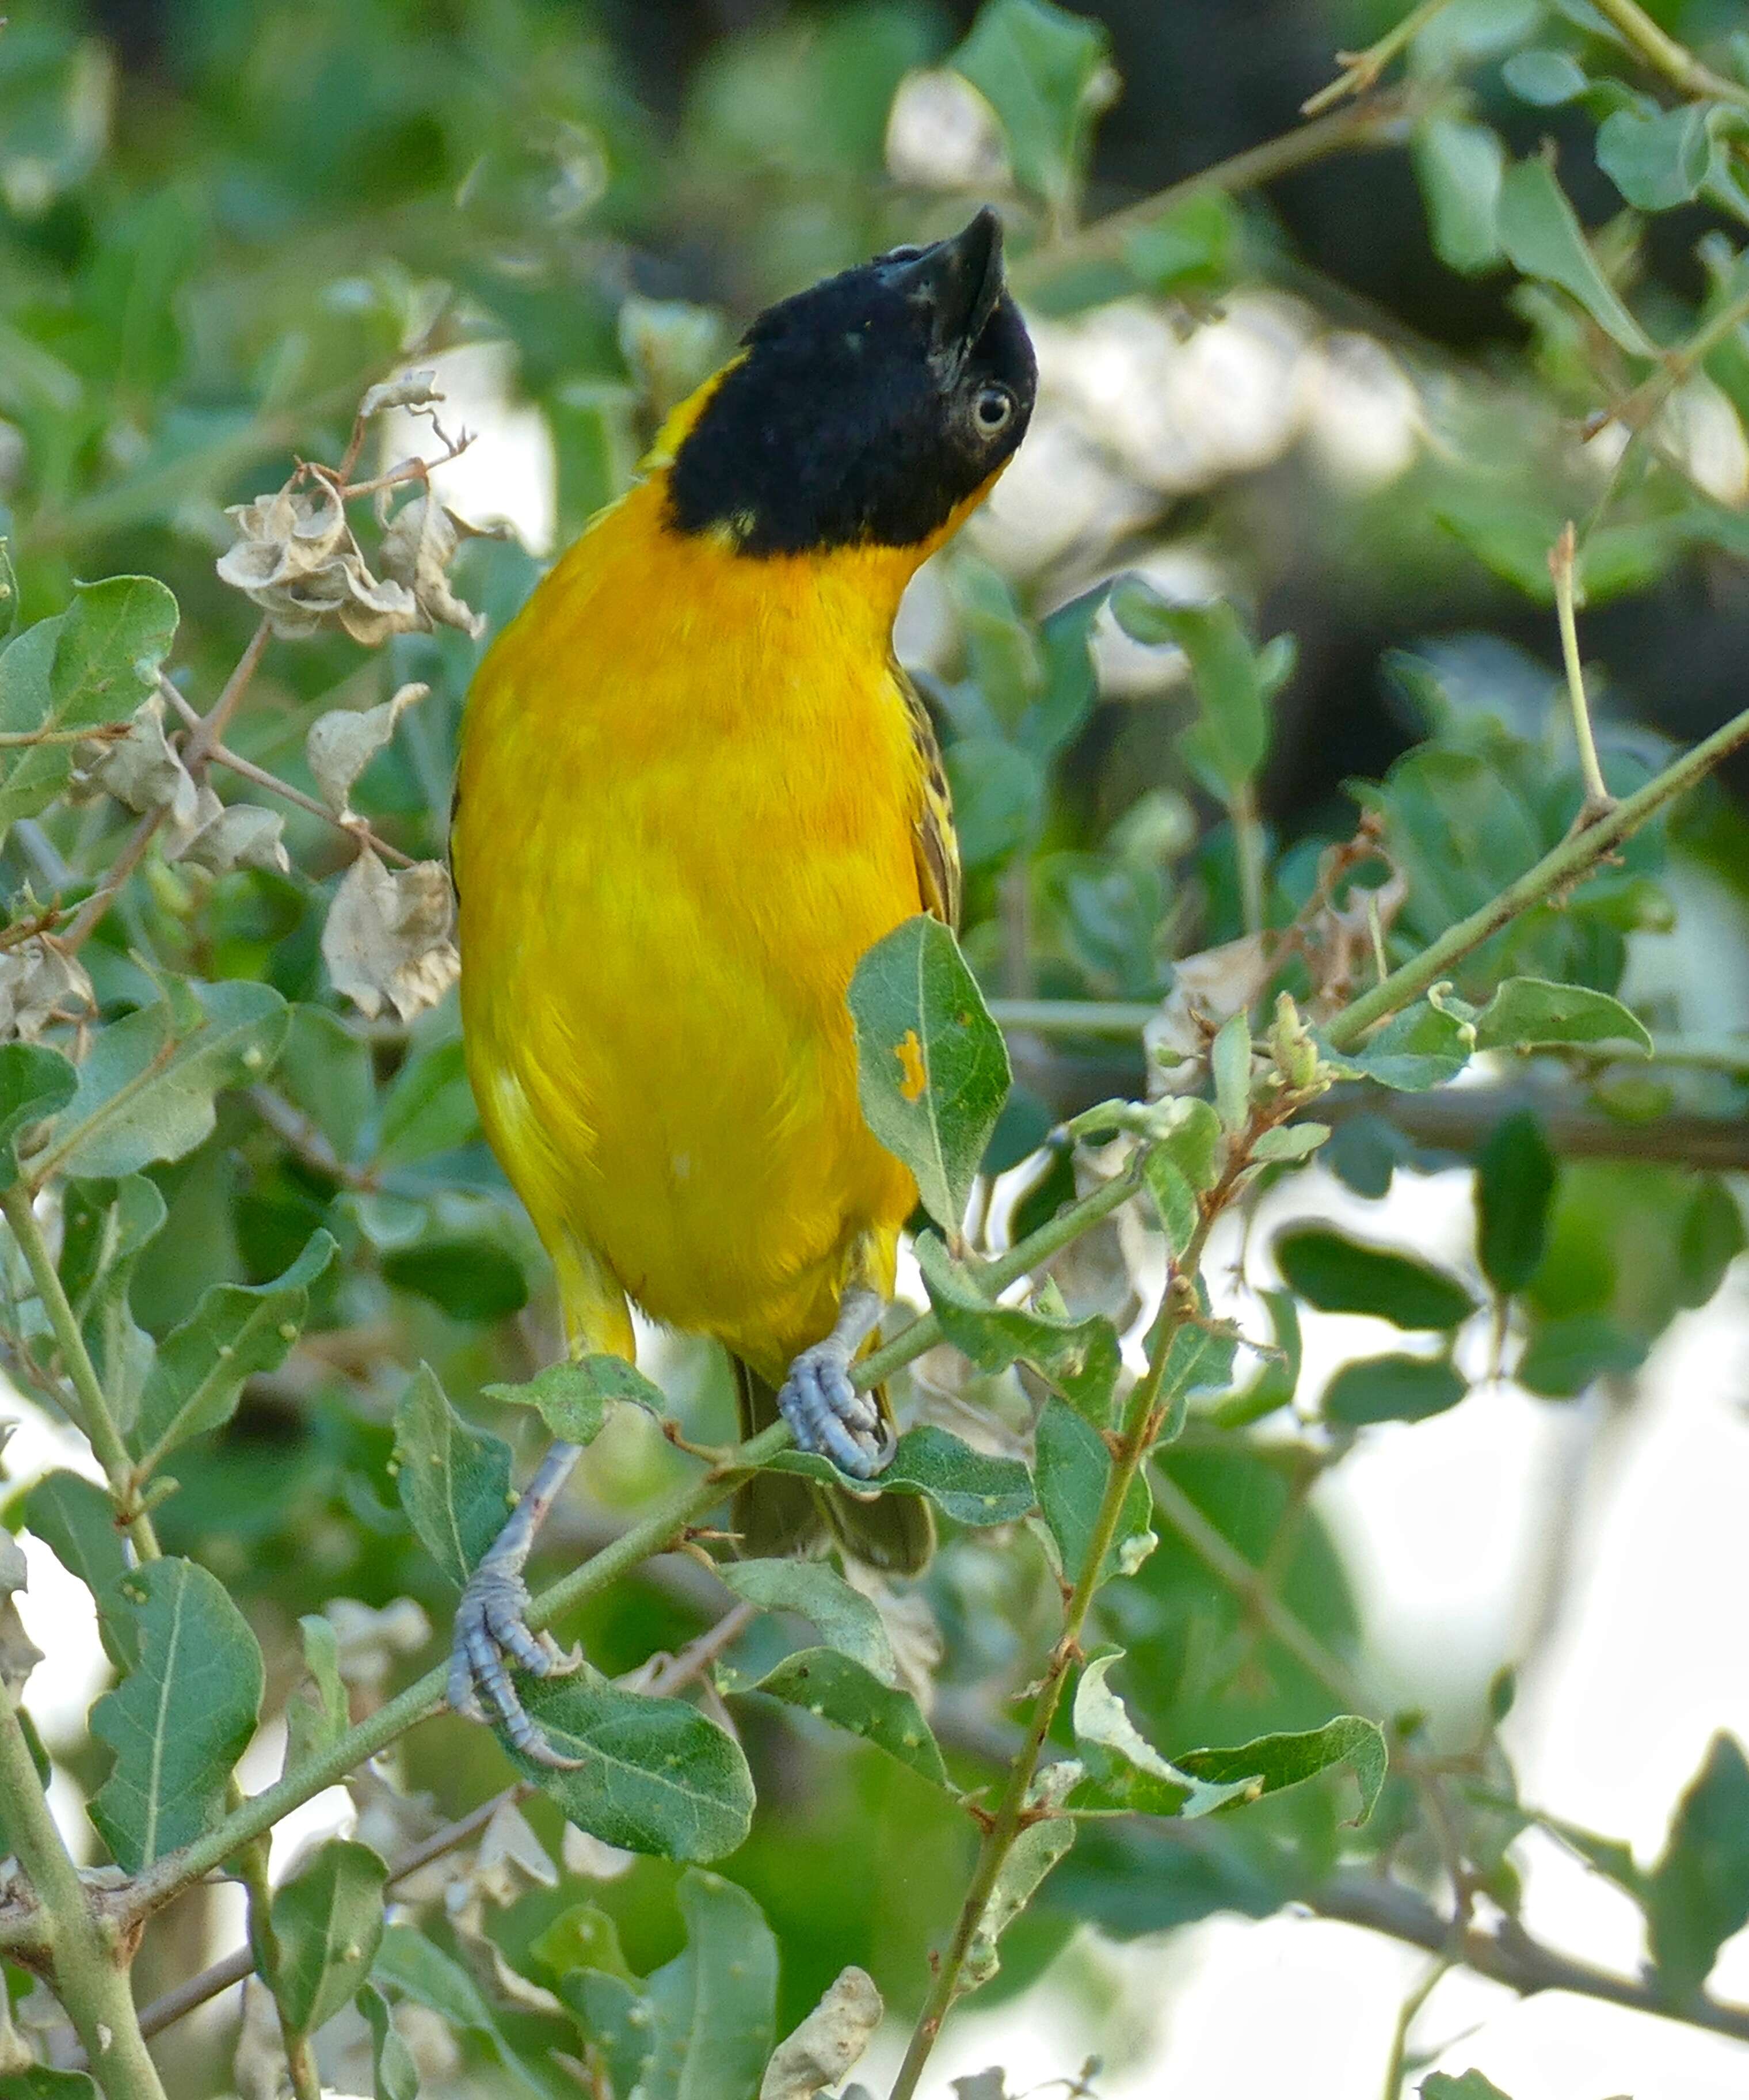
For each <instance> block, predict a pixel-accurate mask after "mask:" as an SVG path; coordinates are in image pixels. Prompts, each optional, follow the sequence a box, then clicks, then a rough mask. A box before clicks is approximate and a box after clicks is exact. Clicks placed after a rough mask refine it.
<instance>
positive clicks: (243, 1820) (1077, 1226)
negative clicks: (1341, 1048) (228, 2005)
mask: <svg viewBox="0 0 1749 2100" xmlns="http://www.w3.org/2000/svg"><path fill="white" fill-rule="evenodd" d="M1135 1186H1136V1185H1135V1183H1134V1181H1133V1180H1131V1179H1130V1177H1129V1176H1118V1177H1117V1179H1116V1180H1112V1181H1109V1182H1107V1183H1105V1184H1104V1185H1102V1186H1101V1187H1099V1188H1098V1189H1095V1190H1094V1191H1093V1192H1092V1193H1090V1195H1086V1196H1084V1197H1083V1198H1082V1199H1081V1201H1080V1202H1078V1203H1076V1204H1073V1205H1072V1206H1070V1207H1069V1208H1068V1209H1067V1210H1065V1211H1063V1212H1062V1213H1061V1214H1060V1215H1059V1216H1057V1217H1055V1218H1054V1219H1052V1220H1051V1222H1050V1223H1049V1224H1046V1225H1042V1226H1041V1227H1040V1229H1038V1231H1037V1232H1036V1233H1033V1234H1031V1235H1030V1237H1028V1238H1026V1239H1024V1240H1023V1241H1021V1242H1020V1245H1019V1246H1015V1247H1013V1248H1011V1250H1010V1251H1008V1252H1007V1254H1005V1255H1002V1256H1000V1257H999V1258H998V1260H995V1261H993V1262H991V1263H989V1264H988V1265H987V1267H986V1268H985V1270H984V1271H983V1281H984V1282H985V1286H986V1287H987V1288H988V1289H989V1290H990V1291H991V1292H992V1293H994V1292H997V1291H998V1290H1002V1289H1004V1288H1005V1287H1006V1286H1007V1285H1008V1284H1010V1283H1012V1282H1015V1281H1016V1280H1017V1279H1018V1278H1019V1277H1022V1276H1024V1275H1026V1274H1027V1273H1029V1270H1031V1269H1032V1268H1035V1267H1037V1266H1038V1264H1040V1263H1041V1262H1043V1261H1046V1260H1049V1258H1050V1257H1051V1255H1054V1254H1056V1253H1058V1252H1060V1251H1061V1249H1062V1248H1064V1247H1065V1246H1068V1244H1069V1243H1070V1242H1071V1241H1073V1240H1075V1239H1077V1238H1078V1237H1080V1236H1081V1234H1082V1233H1085V1232H1087V1231H1089V1230H1090V1229H1091V1228H1092V1227H1093V1226H1095V1224H1098V1223H1099V1221H1100V1220H1101V1219H1103V1218H1106V1217H1108V1216H1109V1215H1111V1213H1112V1211H1115V1210H1117V1208H1118V1207H1119V1206H1120V1205H1121V1204H1122V1203H1124V1202H1127V1201H1128V1200H1129V1198H1130V1197H1131V1196H1132V1195H1133V1194H1134V1193H1135ZM940 1339H941V1321H939V1320H938V1319H937V1318H936V1315H935V1314H934V1313H933V1312H926V1313H924V1314H923V1315H922V1317H919V1318H918V1319H916V1320H914V1321H912V1322H911V1323H910V1326H907V1327H906V1328H905V1331H904V1332H903V1333H902V1334H901V1335H898V1336H897V1337H896V1338H895V1339H893V1340H892V1341H891V1342H888V1343H887V1344H886V1345H885V1346H884V1347H883V1348H879V1349H877V1350H875V1351H874V1352H873V1353H872V1354H870V1355H869V1356H866V1357H863V1358H862V1359H861V1361H860V1362H859V1363H857V1365H855V1366H854V1368H853V1370H852V1374H851V1375H852V1382H853V1383H855V1384H856V1385H857V1387H858V1388H859V1389H860V1390H861V1391H863V1392H866V1391H867V1390H868V1389H869V1387H871V1386H875V1385H878V1384H879V1383H880V1382H881V1381H882V1380H883V1379H886V1378H889V1377H891V1376H892V1374H893V1372H895V1371H897V1370H901V1369H902V1367H903V1366H904V1365H906V1364H908V1363H910V1362H911V1361H913V1359H914V1358H915V1357H920V1356H921V1355H922V1354H923V1352H924V1350H926V1349H928V1348H933V1347H934V1346H935V1344H936V1343H937V1342H938V1341H939V1340H940ZM792 1441H793V1440H792V1438H791V1433H790V1430H789V1427H788V1424H787V1423H782V1422H778V1423H773V1425H772V1426H771V1427H770V1428H769V1429H766V1430H763V1431H761V1432H760V1434H759V1435H758V1436H755V1437H752V1438H751V1439H750V1440H748V1441H747V1443H745V1444H742V1445H738V1446H737V1447H735V1449H733V1450H731V1451H730V1452H729V1453H728V1454H726V1455H725V1458H724V1459H723V1461H722V1462H721V1463H720V1464H719V1465H716V1466H714V1467H711V1470H710V1471H709V1472H707V1473H706V1474H705V1475H704V1476H703V1477H702V1478H701V1479H699V1480H695V1481H693V1482H691V1483H690V1484H689V1485H686V1486H685V1487H681V1488H678V1489H675V1491H674V1492H673V1493H672V1494H669V1495H667V1496H665V1497H664V1498H663V1500H662V1501H661V1502H659V1503H658V1504H657V1505H656V1507H654V1509H653V1510H652V1511H650V1513H649V1514H648V1515H646V1516H645V1517H643V1518H641V1519H640V1520H639V1521H638V1522H637V1523H636V1524H632V1525H631V1526H630V1527H629V1528H628V1529H627V1530H625V1531H623V1532H622V1533H620V1534H619V1537H617V1538H616V1539H615V1540H614V1541H613V1542H611V1543H610V1544H609V1545H607V1546H603V1547H602V1548H601V1551H600V1552H599V1553H597V1555H595V1557H594V1558H593V1560H589V1561H587V1562H585V1563H584V1565H583V1566H582V1567H580V1568H573V1569H572V1570H571V1573H569V1574H568V1575H566V1576H563V1577H561V1578H560V1580H559V1581H558V1582H555V1583H553V1585H552V1586H550V1587H549V1588H548V1589H546V1590H543V1591H542V1592H541V1593H540V1595H539V1596H538V1597H536V1598H535V1600H534V1602H533V1603H532V1604H531V1606H530V1608H529V1612H528V1623H529V1625H530V1626H531V1627H532V1628H534V1629H535V1630H536V1631H538V1630H540V1628H541V1627H543V1626H549V1625H550V1624H551V1623H552V1621H553V1620H554V1619H556V1618H557V1617H559V1616H560V1614H561V1613H562V1612H567V1611H569V1610H570V1609H571V1608H572V1607H573V1606H574V1605H575V1604H580V1603H581V1602H582V1601H583V1599H584V1598H585V1597H589V1596H593V1595H594V1594H595V1593H596V1592H597V1590H602V1589H605V1588H606V1586H607V1585H608V1584H609V1583H610V1582H615V1581H617V1580H618V1578H619V1577H620V1576H622V1575H624V1574H628V1573H630V1571H631V1570H632V1568H636V1567H637V1565H638V1564H639V1563H640V1562H641V1561H643V1560H649V1559H650V1558H651V1556H652V1555H655V1554H659V1553H665V1552H667V1551H668V1550H669V1549H670V1548H671V1547H672V1546H674V1545H675V1544H676V1543H677V1542H678V1541H679V1540H680V1538H681V1536H682V1534H683V1533H685V1531H686V1530H687V1529H688V1528H689V1526H690V1525H692V1524H696V1523H697V1522H698V1520H699V1519H700V1518H702V1517H703V1516H704V1515H707V1513H708V1512H709V1511H711V1510H712V1509H714V1508H715V1507H716V1506H717V1505H718V1504H719V1503H720V1502H721V1501H722V1500H723V1498H724V1497H725V1494H726V1493H728V1492H729V1489H731V1488H732V1487H733V1486H734V1485H735V1484H736V1483H737V1482H738V1481H739V1480H743V1479H745V1478H746V1476H747V1475H748V1474H749V1473H751V1472H755V1471H757V1470H758V1468H759V1467H761V1466H762V1465H764V1463H765V1462H767V1461H768V1460H769V1459H771V1458H775V1457H776V1456H777V1455H778V1453H779V1452H780V1451H783V1450H786V1449H789V1448H790V1446H791V1442H792ZM448 1674H449V1673H448V1665H447V1663H440V1664H439V1665H438V1666H437V1667H436V1668H435V1669H433V1670H427V1671H426V1672H425V1675H424V1676H423V1677H421V1678H419V1679H416V1681H415V1682H414V1683H412V1684H410V1685H408V1687H407V1688H406V1690H405V1691H404V1692H401V1693H400V1694H399V1696H397V1697H395V1698H394V1699H391V1700H390V1701H387V1703H386V1704H385V1705H382V1706H380V1707H379V1708H378V1709H377V1711H376V1712H375V1713H374V1714H371V1715H370V1716H369V1717H368V1719H366V1720H363V1721H360V1722H358V1723H355V1725H354V1726H353V1727H350V1728H349V1729H348V1730H347V1731H346V1733H345V1735H343V1736H341V1738H340V1740H339V1741H338V1742H337V1743H336V1744H334V1745H332V1746H331V1747H330V1748H329V1749H327V1750H325V1751H324V1752H323V1753H322V1754H321V1755H319V1756H318V1757H315V1758H311V1759H310V1760H309V1761H308V1762H306V1763H305V1764H303V1765H301V1766H300V1767H298V1768H297V1771H293V1772H288V1773H287V1774H286V1775H285V1776H284V1778H283V1779H281V1780H279V1781H278V1783H277V1784H276V1785H273V1786H270V1787H268V1788H267V1789H265V1790H264V1791H263V1792H262V1793H258V1794H256V1795H254V1796H253V1797H252V1798H250V1799H249V1800H248V1801H246V1802H243V1803H242V1804H241V1806H240V1807H237V1808H236V1809H234V1810H233V1811H231V1812H230V1813H229V1814H228V1815H226V1816H224V1817H223V1818H222V1820H221V1821H220V1822H219V1823H218V1824H216V1825H215V1826H214V1828H213V1829H211V1830H209V1832H208V1833H206V1835H205V1837H204V1838H196V1841H195V1842H194V1843H193V1844H192V1845H189V1846H185V1847H184V1848H183V1850H182V1851H179V1852H173V1853H170V1854H168V1855H166V1856H165V1858H164V1859H162V1860H158V1861H156V1862H155V1863H154V1864H153V1865H152V1866H151V1867H150V1868H148V1869H147V1871H146V1872H145V1873H143V1874H142V1875H140V1876H139V1877H138V1878H137V1879H136V1880H135V1881H134V1882H133V1883H132V1884H131V1886H130V1887H128V1888H127V1889H126V1890H122V1891H121V1893H120V1895H119V1896H118V1898H117V1912H118V1914H119V1915H120V1916H121V1917H123V1918H124V1919H126V1921H128V1922H130V1923H138V1922H139V1921H141V1920H143V1919H144V1918H145V1917H148V1916H150V1914H151V1913H152V1912H153V1911H155V1910H156V1909H158V1908H161V1906H162V1905H163V1904H166V1903H168V1902H169V1901H170V1898H171V1897H172V1896H174V1895H176V1894H177V1893H178V1890H182V1889H184V1888H186V1887H187V1886H188V1884H189V1883H190V1882H196V1881H198V1880H199V1879H200V1877H201V1876H202V1875H203V1874H206V1873H210V1872H211V1871H212V1870H213V1869H214V1868H215V1867H219V1866H222V1864H224V1862H225V1861H226V1860H228V1859H229V1858H230V1857H231V1855H232V1854H233V1853H234V1852H236V1850H237V1849H238V1847H239V1846H241V1845H244V1844H246V1843H248V1842H249V1840H251V1839H252V1838H258V1837H260V1836H261V1835H262V1833H263V1832H264V1831H267V1830H271V1829H272V1827H273V1825H274V1824H275V1823H277V1822H278V1821H279V1820H280V1818H281V1817H282V1816H284V1815H289V1814H290V1812H291V1811H292V1810H293V1809H294V1808H297V1807H300V1806H301V1805H302V1803H303V1802H306V1801H308V1800H309V1799H310V1798H311V1797H312V1796H313V1795H315V1794H317V1793H320V1792H321V1791H322V1789H323V1788H324V1787H327V1786H333V1785H336V1784H337V1783H338V1782H339V1781H340V1780H342V1779H344V1778H345V1777H346V1774H347V1773H348V1772H350V1771H352V1770H353V1769H354V1768H355V1767H357V1766H359V1765H360V1764H363V1762H365V1760H366V1759H367V1758H373V1757H375V1756H376V1755H377V1754H378V1752H379V1751H381V1750H384V1749H387V1747H388V1746H389V1745H390V1743H392V1742H394V1740H395V1739H396V1738H397V1737H398V1736H402V1735H403V1734H405V1732H407V1730H408V1729H409V1728H411V1727H413V1726H414V1725H415V1724H416V1723H418V1722H420V1721H423V1720H425V1719H426V1718H428V1717H429V1716H430V1715H431V1714H435V1713H437V1712H438V1710H440V1709H441V1707H442V1706H443V1694H444V1689H445V1687H446V1685H447V1681H448ZM8 1930H13V1928H11V1927H9V1928H8ZM17 1930H18V1931H19V1936H20V1938H22V1937H23V1930H22V1928H18V1929H17ZM6 1943H7V1932H6V1931H0V1945H4V1944H6Z"/></svg>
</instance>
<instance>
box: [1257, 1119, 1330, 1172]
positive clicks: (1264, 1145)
mask: <svg viewBox="0 0 1749 2100" xmlns="http://www.w3.org/2000/svg"><path fill="white" fill-rule="evenodd" d="M1329 1135H1330V1126H1329V1125H1328V1123H1284V1124H1282V1125H1280V1127H1278V1128H1276V1129H1275V1130H1266V1131H1265V1132H1263V1134H1262V1136H1261V1137H1259V1138H1258V1141H1257V1143H1256V1144H1255V1145H1253V1146H1252V1148H1251V1157H1252V1158H1253V1159H1257V1160H1261V1161H1262V1162H1263V1163H1264V1164H1265V1165H1266V1166H1267V1165H1268V1164H1270V1163H1271V1162H1276V1163H1281V1162H1286V1163H1289V1164H1292V1165H1297V1163H1298V1162H1300V1161H1301V1160H1302V1159H1310V1158H1311V1156H1312V1154H1314V1153H1315V1151H1316V1150H1317V1149H1318V1148H1319V1145H1323V1144H1324V1142H1325V1141H1326V1140H1328V1137H1329Z"/></svg>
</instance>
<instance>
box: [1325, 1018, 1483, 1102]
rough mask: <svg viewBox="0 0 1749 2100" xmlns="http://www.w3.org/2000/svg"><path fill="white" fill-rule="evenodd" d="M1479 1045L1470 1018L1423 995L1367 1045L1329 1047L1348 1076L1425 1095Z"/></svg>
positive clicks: (1333, 1062)
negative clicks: (1347, 1048)
mask: <svg viewBox="0 0 1749 2100" xmlns="http://www.w3.org/2000/svg"><path fill="white" fill-rule="evenodd" d="M1475 1047H1476V1041H1475V1030H1474V1027H1473V1026H1472V1025H1471V1024H1470V1023H1469V1022H1468V1021H1463V1020H1460V1018H1459V1017H1458V1016H1457V1015H1456V1014H1455V1013H1451V1012H1447V1010H1446V1008H1443V1006H1434V1004H1431V1002H1430V1001H1429V1000H1427V999H1417V1000H1416V1003H1415V1004H1414V1005H1413V1006H1410V1007H1405V1008H1403V1012H1401V1013H1394V1014H1393V1015H1392V1016H1391V1017H1390V1020H1389V1021H1386V1023H1385V1025H1384V1026H1383V1027H1382V1028H1376V1029H1374V1030H1373V1031H1372V1035H1369V1036H1368V1038H1367V1041H1366V1045H1365V1047H1364V1048H1363V1049H1359V1050H1341V1051H1328V1050H1327V1051H1324V1061H1325V1062H1326V1063H1327V1064H1328V1065H1330V1066H1331V1068H1332V1069H1333V1070H1334V1071H1336V1072H1337V1073H1338V1074H1340V1075H1341V1077H1342V1078H1343V1079H1371V1080H1372V1082H1373V1083H1375V1084H1376V1085H1377V1086H1381V1087H1390V1089H1391V1091H1392V1092H1394V1093H1399V1094H1425V1093H1426V1092H1429V1091H1430V1089H1431V1088H1433V1087H1443V1086H1444V1085H1446V1084H1447V1082H1448V1081H1450V1080H1452V1079H1456V1077H1457V1075H1458V1074H1459V1073H1460V1072H1461V1071H1462V1070H1463V1069H1464V1067H1465V1065H1467V1064H1468V1063H1469V1057H1470V1052H1472V1051H1473V1050H1474V1048H1475ZM1320 1048H1321V1046H1320Z"/></svg>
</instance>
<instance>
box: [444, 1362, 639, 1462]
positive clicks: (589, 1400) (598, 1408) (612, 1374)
mask: <svg viewBox="0 0 1749 2100" xmlns="http://www.w3.org/2000/svg"><path fill="white" fill-rule="evenodd" d="M481 1390H482V1392H484V1393H485V1394H486V1395H487V1397H488V1398H489V1399H491V1400H499V1401H504V1403H505V1404H506V1405H509V1406H513V1407H531V1408H533V1409H534V1410H535V1413H536V1414H538V1415H539V1416H540V1418H541V1420H542V1421H543V1422H544V1423H545V1424H546V1425H547V1427H548V1429H550V1430H551V1431H552V1432H553V1435H554V1436H562V1437H563V1438H564V1440H565V1441H566V1443H567V1444H593V1442H594V1441H595V1440H596V1438H597V1436H600V1435H601V1424H602V1423H604V1422H605V1421H606V1419H607V1410H608V1409H609V1408H610V1406H611V1405H613V1404H614V1402H615V1401H631V1402H632V1404H633V1405H636V1406H638V1407H645V1408H648V1409H649V1410H650V1412H651V1413H652V1414H663V1413H665V1412H666V1408H667V1403H666V1402H665V1401H663V1396H662V1393H661V1391H660V1388H659V1387H656V1386H653V1385H652V1384H651V1383H650V1380H649V1379H647V1378H644V1377H642V1376H641V1375H640V1374H639V1373H638V1371H637V1368H636V1367H635V1366H634V1365H631V1364H628V1362H627V1361H625V1359H624V1357H608V1356H593V1357H582V1358H580V1359H579V1360H578V1361H575V1362H571V1363H561V1364H548V1365H547V1367H546V1369H545V1370H543V1371H537V1372H535V1375H534V1376H533V1378H531V1379H529V1381H528V1383H526V1385H488V1386H484V1387H482V1388H481Z"/></svg>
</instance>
